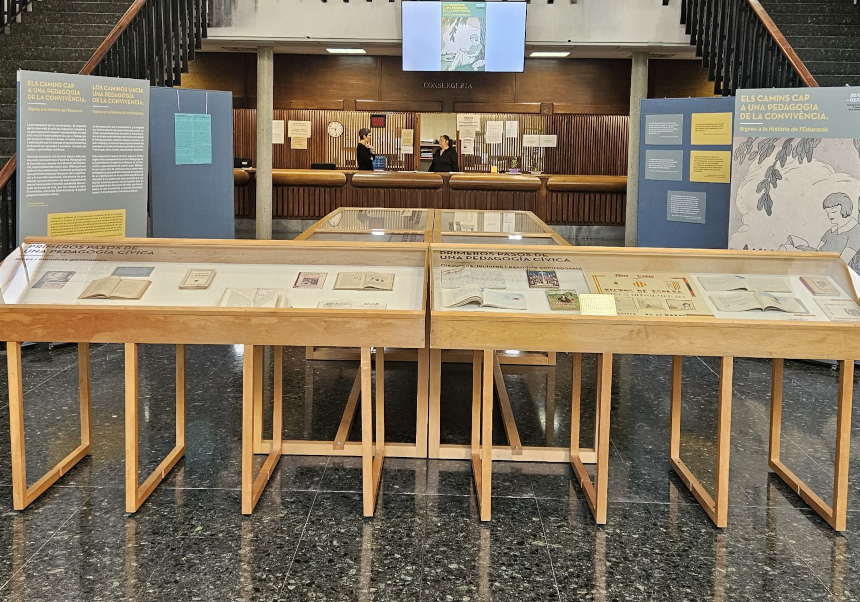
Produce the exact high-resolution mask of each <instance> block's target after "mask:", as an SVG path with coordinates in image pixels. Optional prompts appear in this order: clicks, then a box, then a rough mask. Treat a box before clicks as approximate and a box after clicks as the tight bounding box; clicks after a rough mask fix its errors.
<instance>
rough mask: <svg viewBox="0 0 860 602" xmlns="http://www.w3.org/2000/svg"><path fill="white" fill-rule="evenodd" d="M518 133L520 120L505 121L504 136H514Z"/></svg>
mask: <svg viewBox="0 0 860 602" xmlns="http://www.w3.org/2000/svg"><path fill="white" fill-rule="evenodd" d="M519 135H520V122H519V121H506V122H505V138H516V137H518V136H519Z"/></svg>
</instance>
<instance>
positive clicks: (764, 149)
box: [758, 138, 777, 165]
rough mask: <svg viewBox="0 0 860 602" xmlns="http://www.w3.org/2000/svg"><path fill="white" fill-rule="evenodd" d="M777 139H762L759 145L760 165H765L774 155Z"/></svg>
mask: <svg viewBox="0 0 860 602" xmlns="http://www.w3.org/2000/svg"><path fill="white" fill-rule="evenodd" d="M776 141H777V139H776V138H762V140H761V141H760V142H759V143H758V164H759V165H761V164H762V163H764V160H765V159H767V158H768V157H770V156H771V155H772V154H773V149H774V148H776Z"/></svg>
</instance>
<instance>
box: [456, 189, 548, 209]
mask: <svg viewBox="0 0 860 602" xmlns="http://www.w3.org/2000/svg"><path fill="white" fill-rule="evenodd" d="M537 197H538V193H537V192H510V191H499V190H450V191H449V192H448V198H447V199H445V206H443V207H440V208H441V209H488V210H507V211H511V210H517V211H534V210H535V209H536V208H537Z"/></svg>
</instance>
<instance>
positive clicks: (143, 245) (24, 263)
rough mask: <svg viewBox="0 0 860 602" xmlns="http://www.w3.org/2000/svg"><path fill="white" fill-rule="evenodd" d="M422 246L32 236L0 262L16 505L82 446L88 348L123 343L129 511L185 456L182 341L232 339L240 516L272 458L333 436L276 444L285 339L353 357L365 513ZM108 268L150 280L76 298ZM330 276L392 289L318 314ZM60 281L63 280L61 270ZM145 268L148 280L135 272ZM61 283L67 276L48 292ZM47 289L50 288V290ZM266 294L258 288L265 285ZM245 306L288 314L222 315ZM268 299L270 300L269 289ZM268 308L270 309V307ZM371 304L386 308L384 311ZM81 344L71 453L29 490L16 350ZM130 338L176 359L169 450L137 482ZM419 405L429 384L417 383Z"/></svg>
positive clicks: (416, 330)
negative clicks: (77, 430) (190, 279)
mask: <svg viewBox="0 0 860 602" xmlns="http://www.w3.org/2000/svg"><path fill="white" fill-rule="evenodd" d="M426 262H427V250H426V249H425V248H416V247H415V246H411V245H386V246H384V247H383V246H380V245H370V244H368V245H350V244H343V243H340V244H339V243H313V242H299V243H296V242H287V243H272V242H268V241H265V242H264V241H204V240H171V239H162V240H159V239H123V240H121V241H117V240H113V241H108V242H106V241H105V240H103V239H101V240H80V239H73V240H61V239H29V240H27V242H26V243H25V244H24V245H22V246H21V247H20V248H19V249H17V250H16V251H15V252H13V253H12V254H11V255H10V256H9V257H8V258H6V260H5V261H4V262H3V264H2V266H0V291H2V304H0V331H2V332H3V333H4V335H5V337H4V338H6V340H7V341H9V343H7V354H8V356H7V361H8V365H9V413H10V417H11V420H10V428H11V441H12V473H13V497H14V507H15V509H23V508H25V507H26V506H27V505H29V504H30V503H32V501H33V500H34V499H36V498H37V497H38V496H39V495H40V494H41V493H43V492H44V491H45V490H46V489H47V488H48V487H49V486H50V485H51V484H53V483H54V482H56V481H57V479H59V478H60V476H62V475H63V474H64V473H65V472H67V471H68V470H69V469H70V468H71V467H72V466H74V465H75V464H76V463H77V462H78V461H80V459H81V458H83V457H84V456H85V455H86V454H88V453H89V451H90V445H91V440H92V439H91V431H92V427H91V423H90V413H89V412H90V409H89V408H90V380H89V355H88V344H89V343H124V344H125V352H126V369H125V379H126V396H125V407H126V434H125V437H126V510H127V511H128V512H135V511H136V510H137V509H138V508H139V507H140V505H141V504H142V503H143V501H144V500H145V499H146V498H147V496H148V495H149V494H150V493H151V492H152V491H153V490H154V489H155V487H156V486H157V485H158V483H159V482H161V480H163V478H164V477H165V475H166V474H167V472H168V471H170V469H171V468H172V467H173V466H174V465H175V463H176V461H177V460H178V459H179V458H180V457H181V456H182V455H183V454H184V452H185V417H184V416H185V414H184V378H185V348H184V346H185V345H188V344H214V345H243V346H244V352H245V355H244V385H243V421H242V424H243V426H242V512H243V513H250V512H251V511H252V510H253V507H254V505H255V504H256V502H257V500H258V499H259V496H260V494H261V493H262V491H263V488H264V487H265V485H266V482H267V481H268V479H269V476H270V475H271V472H272V470H273V469H274V467H275V465H276V463H277V459H278V458H279V457H280V455H281V454H282V453H292V454H325V455H328V454H331V453H332V452H331V443H330V442H313V441H282V440H281V419H282V413H281V396H280V393H281V391H282V387H283V372H282V364H281V363H280V362H279V361H278V360H279V358H280V348H281V346H283V345H298V346H307V345H314V344H326V345H339V346H346V345H350V346H353V347H359V348H360V349H361V356H360V359H361V367H360V400H361V415H362V441H361V443H360V444H357V445H358V447H359V448H360V455H361V457H362V470H363V494H364V513H365V515H371V514H372V513H373V508H374V503H375V498H376V492H377V487H378V482H379V475H380V472H381V467H382V461H383V457H384V455H385V434H384V412H383V407H384V406H383V401H384V387H383V375H384V358H383V355H382V354H381V353H379V350H381V349H382V348H384V347H385V346H395V347H401V348H408V349H423V348H424V346H425V328H426V322H425V316H426V297H427V293H426V286H427V284H426ZM191 268H195V269H214V270H216V275H215V277H214V280H213V281H212V283H211V284H210V286H209V287H208V288H207V289H203V290H183V289H180V288H179V284H180V283H181V282H182V281H183V280H184V278H185V275H186V273H187V272H188V270H189V269H191ZM114 271H118V272H119V274H121V275H123V278H126V277H128V279H129V280H138V281H139V280H141V279H148V280H150V281H151V285H150V286H149V288H147V289H146V291H145V292H144V293H143V295H142V297H141V298H140V299H139V300H124V301H123V300H115V299H79V298H78V296H79V295H80V294H81V292H82V291H83V290H84V289H85V288H86V287H87V286H88V284H89V283H90V282H91V281H92V280H94V279H96V278H101V277H104V276H110V275H112V274H113V273H114ZM341 271H361V272H366V271H373V272H390V273H393V274H394V275H395V277H394V290H393V291H384V292H368V291H361V292H360V293H354V294H352V295H351V296H352V297H356V296H359V297H362V299H363V300H366V301H367V302H371V303H376V304H377V305H376V306H375V307H374V308H373V309H361V308H358V307H355V308H337V309H327V308H318V307H317V305H318V303H319V302H321V301H327V300H331V299H332V298H333V297H343V296H345V295H343V294H341V293H340V292H335V291H332V290H331V289H332V285H333V284H334V281H335V277H336V275H337V274H338V273H339V272H341ZM299 272H327V273H328V276H327V278H326V281H325V283H324V288H319V289H314V288H312V287H307V288H306V289H301V288H294V287H293V284H294V282H296V281H297V274H298V273H299ZM61 273H66V274H69V273H71V278H70V279H69V278H68V277H62V276H60V274H61ZM145 274H146V275H145ZM58 278H59V281H62V280H63V278H65V282H62V284H61V285H59V286H58V285H57V283H58ZM48 282H53V284H47V283H48ZM262 287H265V288H262ZM249 289H250V290H252V291H253V292H252V293H251V294H250V297H249V298H251V299H253V301H254V302H255V303H256V302H257V301H258V300H260V302H261V303H263V302H264V301H265V300H266V299H270V300H271V299H272V295H271V294H270V292H271V291H272V289H282V292H283V293H284V294H285V295H286V297H287V299H289V301H290V303H291V304H292V307H277V306H276V307H236V306H231V307H224V306H221V305H220V302H221V301H223V300H224V299H226V298H227V297H228V296H229V294H230V293H231V292H232V293H235V292H236V291H238V290H243V291H247V290H249ZM275 297H276V298H277V294H276V295H275ZM276 305H277V304H276ZM382 305H384V306H385V307H384V308H383V307H382ZM23 341H35V342H38V341H47V342H50V341H73V342H78V343H79V359H80V362H79V374H80V378H79V380H80V408H81V445H80V446H79V447H78V448H77V449H75V450H74V451H73V452H72V453H70V454H69V455H68V456H67V457H66V458H64V459H63V460H62V461H61V462H60V463H58V464H57V465H56V466H55V467H54V468H53V469H51V470H50V471H49V472H48V473H47V474H45V475H44V476H43V477H41V478H40V479H39V480H38V481H37V482H36V483H35V484H34V485H32V486H29V487H28V486H27V478H26V462H25V437H24V403H25V400H24V396H23V388H22V373H21V372H22V363H21V343H22V342H23ZM140 344H174V345H176V346H177V361H176V370H177V378H176V387H177V393H176V414H177V420H176V446H175V448H174V449H173V451H171V453H170V454H169V455H168V456H167V457H166V458H165V459H164V461H163V462H162V463H161V465H160V466H159V467H158V468H157V469H156V471H155V472H154V473H153V474H152V475H150V476H149V477H148V478H147V479H146V480H145V482H144V483H143V485H140V484H139V479H138V476H139V475H138V465H137V457H138V438H137V432H138V414H137V405H138V400H137V382H138V367H137V350H138V347H139V345H140ZM264 345H272V346H275V402H274V408H273V424H274V429H273V431H274V436H273V439H272V443H271V444H270V445H269V446H268V449H266V450H256V451H264V452H265V453H267V455H268V458H267V459H266V462H265V464H264V465H263V467H262V469H261V472H260V475H259V476H257V477H256V479H255V478H254V476H253V474H252V471H253V454H254V452H255V450H254V445H253V443H254V439H255V437H256V436H258V435H259V434H260V433H262V373H263V364H262V349H261V347H262V346H264ZM373 348H376V349H377V355H376V370H377V372H376V378H377V383H376V384H377V393H376V404H377V416H376V437H375V439H374V434H373V419H372V408H371V350H372V349H373ZM418 389H419V398H420V396H421V394H422V391H423V395H424V397H425V398H426V391H427V382H426V378H425V379H424V382H423V384H422V382H419V384H418Z"/></svg>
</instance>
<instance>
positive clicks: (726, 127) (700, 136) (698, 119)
mask: <svg viewBox="0 0 860 602" xmlns="http://www.w3.org/2000/svg"><path fill="white" fill-rule="evenodd" d="M690 143H691V144H722V145H726V146H728V145H730V144H731V143H732V114H731V113H693V115H692V118H691V120H690Z"/></svg>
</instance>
